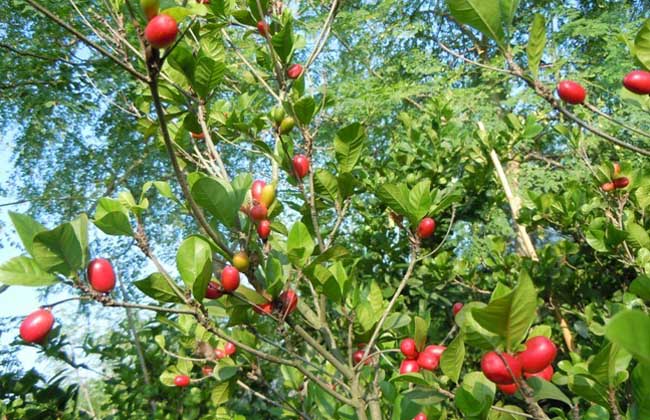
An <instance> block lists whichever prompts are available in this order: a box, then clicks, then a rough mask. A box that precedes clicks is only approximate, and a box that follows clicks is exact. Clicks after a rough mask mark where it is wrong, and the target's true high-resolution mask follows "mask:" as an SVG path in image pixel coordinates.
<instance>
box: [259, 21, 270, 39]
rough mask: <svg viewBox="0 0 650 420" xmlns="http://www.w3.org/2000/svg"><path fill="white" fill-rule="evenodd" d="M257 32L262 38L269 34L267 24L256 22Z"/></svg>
mask: <svg viewBox="0 0 650 420" xmlns="http://www.w3.org/2000/svg"><path fill="white" fill-rule="evenodd" d="M257 32H259V33H260V35H262V36H264V37H265V36H267V35H268V34H269V24H268V23H266V22H264V21H263V20H260V21H259V22H257Z"/></svg>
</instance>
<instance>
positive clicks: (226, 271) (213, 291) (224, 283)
mask: <svg viewBox="0 0 650 420" xmlns="http://www.w3.org/2000/svg"><path fill="white" fill-rule="evenodd" d="M238 287H239V270H237V269H236V268H235V267H233V266H231V265H227V266H225V267H224V268H223V270H221V283H217V282H216V281H211V282H210V283H208V288H207V289H206V291H205V297H206V298H207V299H219V298H220V297H221V296H223V294H224V293H232V292H234V291H235V290H237V288H238Z"/></svg>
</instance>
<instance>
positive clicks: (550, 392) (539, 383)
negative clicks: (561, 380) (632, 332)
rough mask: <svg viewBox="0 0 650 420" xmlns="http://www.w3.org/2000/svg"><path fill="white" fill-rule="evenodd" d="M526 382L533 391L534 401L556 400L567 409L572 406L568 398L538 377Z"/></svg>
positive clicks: (555, 387)
mask: <svg viewBox="0 0 650 420" xmlns="http://www.w3.org/2000/svg"><path fill="white" fill-rule="evenodd" d="M526 382H528V385H529V386H530V387H531V388H532V389H533V398H535V401H541V400H556V401H562V402H563V403H565V404H567V405H568V406H569V407H571V406H572V405H573V404H571V400H570V399H569V397H567V396H566V395H564V393H563V392H562V391H560V389H559V388H558V387H557V386H555V385H553V384H552V383H551V382H548V381H546V380H544V379H542V378H538V377H532V378H529V379H528V380H527V381H526Z"/></svg>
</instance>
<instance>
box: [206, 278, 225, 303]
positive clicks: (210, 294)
mask: <svg viewBox="0 0 650 420" xmlns="http://www.w3.org/2000/svg"><path fill="white" fill-rule="evenodd" d="M221 296H223V290H222V289H221V285H220V284H219V283H217V282H216V281H211V282H210V283H208V288H207V289H205V297H206V299H219V298H220V297H221Z"/></svg>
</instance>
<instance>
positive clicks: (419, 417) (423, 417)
mask: <svg viewBox="0 0 650 420" xmlns="http://www.w3.org/2000/svg"><path fill="white" fill-rule="evenodd" d="M413 420H428V419H427V415H426V414H424V413H418V414H417V415H416V416H415V417H413Z"/></svg>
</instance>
